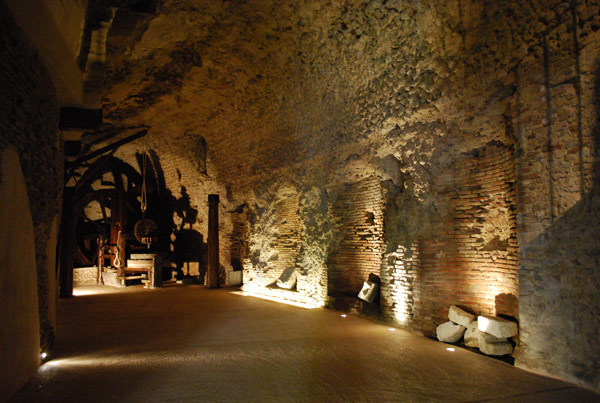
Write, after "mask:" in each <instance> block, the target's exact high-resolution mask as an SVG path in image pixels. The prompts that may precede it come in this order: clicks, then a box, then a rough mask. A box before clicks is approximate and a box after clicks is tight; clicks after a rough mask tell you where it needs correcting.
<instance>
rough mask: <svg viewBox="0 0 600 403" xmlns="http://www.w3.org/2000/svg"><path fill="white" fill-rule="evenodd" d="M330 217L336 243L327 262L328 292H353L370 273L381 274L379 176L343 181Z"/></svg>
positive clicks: (381, 217) (380, 192)
mask: <svg viewBox="0 0 600 403" xmlns="http://www.w3.org/2000/svg"><path fill="white" fill-rule="evenodd" d="M333 217H334V222H335V223H336V229H337V233H336V236H335V237H336V240H337V246H336V249H335V250H333V251H332V252H331V256H330V259H329V262H328V269H329V270H328V280H329V283H328V293H329V295H335V294H345V293H348V294H354V295H356V294H358V292H359V291H360V289H361V288H362V285H363V282H364V281H367V280H368V279H369V274H374V275H376V276H379V274H380V268H381V258H382V253H383V249H384V245H383V195H382V191H381V185H380V183H379V180H378V178H376V177H371V178H368V179H365V180H362V181H360V182H357V183H352V184H349V185H346V186H345V189H343V190H341V192H340V194H339V195H338V197H337V200H336V201H335V203H334V205H333Z"/></svg>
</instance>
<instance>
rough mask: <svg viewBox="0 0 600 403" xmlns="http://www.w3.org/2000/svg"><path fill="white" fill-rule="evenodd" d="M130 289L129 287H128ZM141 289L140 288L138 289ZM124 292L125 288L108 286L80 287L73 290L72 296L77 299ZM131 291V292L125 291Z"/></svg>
mask: <svg viewBox="0 0 600 403" xmlns="http://www.w3.org/2000/svg"><path fill="white" fill-rule="evenodd" d="M129 288H131V287H129ZM140 288H141V287H140ZM124 291H126V287H112V286H110V285H100V284H99V285H82V286H79V287H74V288H73V295H74V296H76V297H78V296H82V295H99V294H114V293H118V292H124ZM127 291H131V290H127Z"/></svg>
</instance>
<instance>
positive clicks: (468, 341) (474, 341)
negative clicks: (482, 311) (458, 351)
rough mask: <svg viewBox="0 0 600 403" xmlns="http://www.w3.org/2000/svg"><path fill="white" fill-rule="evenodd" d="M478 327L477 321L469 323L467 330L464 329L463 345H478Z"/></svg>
mask: <svg viewBox="0 0 600 403" xmlns="http://www.w3.org/2000/svg"><path fill="white" fill-rule="evenodd" d="M478 336H479V328H478V327H477V321H476V320H474V321H473V322H471V323H469V326H467V330H466V331H465V345H466V346H467V347H479V340H478Z"/></svg>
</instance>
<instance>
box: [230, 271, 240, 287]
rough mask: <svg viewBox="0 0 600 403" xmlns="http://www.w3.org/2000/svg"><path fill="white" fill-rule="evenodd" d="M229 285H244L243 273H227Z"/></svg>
mask: <svg viewBox="0 0 600 403" xmlns="http://www.w3.org/2000/svg"><path fill="white" fill-rule="evenodd" d="M227 285H230V286H240V285H242V271H241V270H240V271H233V270H229V271H228V272H227Z"/></svg>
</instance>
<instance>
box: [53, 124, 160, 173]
mask: <svg viewBox="0 0 600 403" xmlns="http://www.w3.org/2000/svg"><path fill="white" fill-rule="evenodd" d="M147 133H148V130H147V129H144V130H140V131H139V132H137V133H134V134H132V135H131V136H127V137H125V138H124V139H121V140H119V141H115V142H114V143H112V144H110V145H107V146H106V147H102V148H100V149H98V150H96V151H93V152H91V153H89V154H87V155H84V156H81V157H79V158H77V159H76V160H74V161H71V162H67V163H66V164H65V165H66V167H67V168H73V167H76V166H79V165H80V164H81V163H83V162H85V161H88V160H90V159H92V158H95V157H98V156H100V155H102V154H104V153H105V152H108V151H113V152H114V151H116V150H117V148H119V147H121V146H122V145H124V144H127V143H131V142H132V141H134V140H137V139H139V138H140V137H143V136H145V135H146V134H147Z"/></svg>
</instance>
